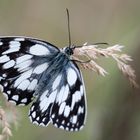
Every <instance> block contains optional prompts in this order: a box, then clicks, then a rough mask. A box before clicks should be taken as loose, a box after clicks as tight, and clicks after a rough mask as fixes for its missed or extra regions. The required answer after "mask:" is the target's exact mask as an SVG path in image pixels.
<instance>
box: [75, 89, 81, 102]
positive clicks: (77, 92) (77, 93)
mask: <svg viewBox="0 0 140 140" xmlns="http://www.w3.org/2000/svg"><path fill="white" fill-rule="evenodd" d="M74 94H75V102H78V101H79V100H81V93H80V91H76V92H75V93H74Z"/></svg>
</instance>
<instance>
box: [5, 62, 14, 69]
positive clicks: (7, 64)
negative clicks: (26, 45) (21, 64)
mask: <svg viewBox="0 0 140 140" xmlns="http://www.w3.org/2000/svg"><path fill="white" fill-rule="evenodd" d="M14 65H15V61H14V60H10V61H8V62H7V63H5V64H4V65H3V69H9V68H11V67H13V66H14Z"/></svg>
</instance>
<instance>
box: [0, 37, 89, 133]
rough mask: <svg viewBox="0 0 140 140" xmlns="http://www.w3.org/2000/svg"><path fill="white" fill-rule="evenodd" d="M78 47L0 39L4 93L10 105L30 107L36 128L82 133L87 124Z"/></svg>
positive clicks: (31, 118) (1, 79)
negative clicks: (48, 127)
mask: <svg viewBox="0 0 140 140" xmlns="http://www.w3.org/2000/svg"><path fill="white" fill-rule="evenodd" d="M73 51H74V47H72V46H69V47H64V48H62V49H59V48H57V47H56V46H55V45H52V44H50V43H48V42H46V41H43V40H39V39H34V38H29V37H20V36H19V37H0V85H1V86H0V89H1V92H2V93H3V94H4V95H5V97H6V98H7V100H8V101H9V102H13V103H14V104H16V105H28V104H29V103H31V102H33V103H32V105H31V107H30V110H29V118H30V120H31V122H32V123H33V124H37V125H39V126H48V124H49V123H51V124H53V125H54V126H55V127H57V128H61V129H64V130H67V131H79V130H81V129H82V128H83V126H84V125H85V120H86V111H87V109H86V96H85V87H84V82H83V78H82V74H81V72H80V70H79V68H78V66H77V64H76V62H75V60H72V59H71V56H72V55H73Z"/></svg>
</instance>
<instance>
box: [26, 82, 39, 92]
mask: <svg viewBox="0 0 140 140" xmlns="http://www.w3.org/2000/svg"><path fill="white" fill-rule="evenodd" d="M37 83H38V80H37V79H34V80H32V82H31V83H30V85H29V87H28V90H34V89H35V87H36V86H37Z"/></svg>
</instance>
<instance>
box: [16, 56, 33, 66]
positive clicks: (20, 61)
mask: <svg viewBox="0 0 140 140" xmlns="http://www.w3.org/2000/svg"><path fill="white" fill-rule="evenodd" d="M32 57H33V56H32V55H29V54H26V55H23V56H20V57H18V58H17V59H16V64H19V63H22V62H24V61H26V60H28V59H31V58H32Z"/></svg>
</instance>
